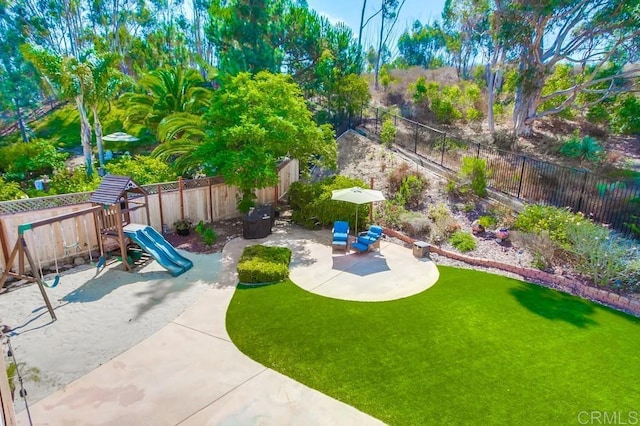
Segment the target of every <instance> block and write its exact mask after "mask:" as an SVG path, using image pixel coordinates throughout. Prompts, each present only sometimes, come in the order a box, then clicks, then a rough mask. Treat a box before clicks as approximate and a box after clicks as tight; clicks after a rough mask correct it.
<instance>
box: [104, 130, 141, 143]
mask: <svg viewBox="0 0 640 426" xmlns="http://www.w3.org/2000/svg"><path fill="white" fill-rule="evenodd" d="M102 140H103V141H107V142H136V141H139V140H140V138H136V137H135V136H131V135H130V134H128V133H124V132H115V133H111V134H109V135H106V136H103V137H102Z"/></svg>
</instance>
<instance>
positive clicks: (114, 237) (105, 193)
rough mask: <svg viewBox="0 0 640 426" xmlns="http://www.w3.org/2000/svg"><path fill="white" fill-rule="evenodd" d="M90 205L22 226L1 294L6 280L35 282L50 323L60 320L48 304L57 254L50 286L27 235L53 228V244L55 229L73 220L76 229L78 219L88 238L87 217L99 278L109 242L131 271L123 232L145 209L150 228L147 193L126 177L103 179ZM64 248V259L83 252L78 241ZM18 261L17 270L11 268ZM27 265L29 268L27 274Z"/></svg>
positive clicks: (2, 280)
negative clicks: (133, 214) (97, 254)
mask: <svg viewBox="0 0 640 426" xmlns="http://www.w3.org/2000/svg"><path fill="white" fill-rule="evenodd" d="M131 195H133V196H134V197H136V198H142V199H144V201H138V200H132V199H131ZM90 201H91V202H92V204H93V206H92V207H89V208H85V209H82V210H78V211H75V212H70V213H65V214H61V215H57V216H54V217H50V218H46V219H41V220H37V221H33V222H30V223H24V224H22V225H19V226H18V238H17V240H16V242H15V244H14V246H13V249H12V251H11V254H10V255H9V259H8V261H7V267H6V268H5V270H4V272H3V273H2V275H1V276H0V290H2V288H3V287H4V285H5V283H6V282H7V279H8V278H10V277H11V278H16V279H19V280H24V281H27V282H35V283H36V284H38V288H39V290H40V293H41V294H42V298H43V300H44V302H45V305H46V307H47V310H48V311H49V314H50V315H51V319H52V320H53V321H55V320H56V319H57V318H56V314H55V311H54V309H53V306H52V305H51V302H50V301H49V298H48V296H47V293H46V291H45V287H50V288H53V287H55V286H56V285H57V284H58V282H59V280H60V274H59V270H58V269H59V268H58V258H57V256H55V253H54V261H55V269H56V276H55V278H54V281H53V282H52V283H47V282H46V281H45V277H44V276H45V274H44V272H43V269H42V262H41V261H40V259H39V258H34V256H33V255H32V253H31V251H30V250H29V247H28V244H27V239H26V237H25V235H26V233H28V231H32V230H34V229H37V228H42V227H44V226H49V227H51V229H50V231H51V239H52V240H54V239H55V233H54V231H53V226H55V225H56V224H58V225H59V226H61V224H62V222H63V221H65V220H71V219H74V226H78V218H82V219H83V224H84V228H85V236H88V229H87V228H88V225H87V218H86V216H87V215H92V216H93V218H92V219H93V225H94V226H93V232H95V236H96V240H97V242H98V249H99V251H100V257H99V259H98V262H97V271H96V274H97V273H98V272H99V271H100V268H101V267H103V266H104V263H105V257H104V252H105V245H106V243H108V242H109V241H111V245H113V242H115V244H116V245H117V246H118V248H119V251H120V255H121V258H122V264H123V267H124V270H125V271H131V270H132V265H131V264H130V263H129V262H128V260H127V246H128V244H129V243H128V238H127V237H126V236H125V235H124V232H123V229H124V227H125V226H126V225H128V224H129V223H130V222H131V216H130V212H132V211H134V210H137V209H140V208H145V209H146V217H147V224H148V223H149V207H148V203H147V192H146V191H145V190H144V189H143V188H142V187H140V186H139V185H137V184H136V183H135V182H133V181H132V180H131V178H129V177H127V176H113V175H107V176H105V177H104V179H103V181H102V183H101V184H100V187H99V188H98V189H97V190H96V191H95V192H94V193H93V195H92V196H91V199H90ZM34 243H36V242H35V241H32V244H34ZM41 243H42V244H46V242H43V241H41ZM63 246H64V251H65V255H72V254H74V252H80V251H82V249H81V245H80V241H78V240H77V239H76V241H71V242H70V244H67V242H66V241H63ZM85 246H87V250H88V252H89V257H90V258H91V259H92V255H91V250H92V247H91V246H90V245H89V244H88V243H85ZM54 252H55V249H54ZM16 261H17V268H12V266H13V265H14V263H15V262H16ZM92 261H93V259H92ZM27 264H28V266H29V268H28V270H27ZM12 269H16V271H15V272H12Z"/></svg>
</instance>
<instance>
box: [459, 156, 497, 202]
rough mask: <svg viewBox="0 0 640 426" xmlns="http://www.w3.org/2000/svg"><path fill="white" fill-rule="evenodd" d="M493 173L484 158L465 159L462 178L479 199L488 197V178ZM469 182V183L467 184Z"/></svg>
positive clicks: (463, 160) (463, 159)
mask: <svg viewBox="0 0 640 426" xmlns="http://www.w3.org/2000/svg"><path fill="white" fill-rule="evenodd" d="M490 175H491V171H490V170H489V169H488V168H487V160H485V159H483V158H474V157H463V158H462V167H460V177H461V178H462V180H463V181H466V182H465V184H466V185H469V186H470V188H471V190H472V191H473V193H474V194H476V195H477V196H478V197H484V196H486V195H487V178H488V177H489V176H490ZM467 182H468V183H467Z"/></svg>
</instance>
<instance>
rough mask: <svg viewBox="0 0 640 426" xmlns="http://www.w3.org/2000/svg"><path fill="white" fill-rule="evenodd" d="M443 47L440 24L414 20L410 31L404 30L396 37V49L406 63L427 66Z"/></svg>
mask: <svg viewBox="0 0 640 426" xmlns="http://www.w3.org/2000/svg"><path fill="white" fill-rule="evenodd" d="M444 47H445V39H444V35H443V32H442V29H441V28H440V25H439V24H438V23H437V22H435V23H433V24H428V23H427V24H425V25H422V24H421V23H420V21H415V22H414V23H413V26H412V28H411V32H409V31H405V32H404V33H402V35H400V37H399V38H398V51H399V52H400V55H401V56H402V57H403V58H404V60H405V62H406V63H407V65H415V66H420V67H424V68H429V67H430V66H431V65H432V63H433V61H434V60H435V59H436V58H438V57H439V56H440V55H441V54H442V51H443V48H444Z"/></svg>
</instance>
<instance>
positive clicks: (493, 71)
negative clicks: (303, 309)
mask: <svg viewBox="0 0 640 426" xmlns="http://www.w3.org/2000/svg"><path fill="white" fill-rule="evenodd" d="M496 49H498V50H499V52H500V53H498V52H497V51H496ZM505 55H506V52H505V50H504V49H503V48H502V47H496V48H495V49H493V51H492V53H491V59H490V60H489V63H488V64H487V72H486V78H487V124H488V125H489V132H491V134H492V135H493V134H494V133H495V132H496V125H495V116H494V114H493V106H494V104H495V99H496V93H497V92H498V91H499V90H500V88H501V87H502V64H503V63H504V58H505Z"/></svg>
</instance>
